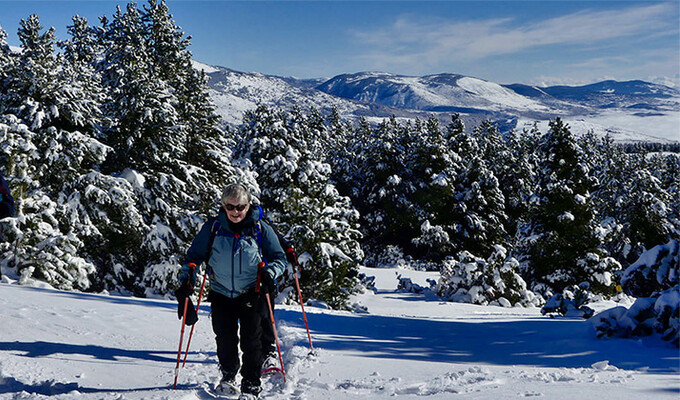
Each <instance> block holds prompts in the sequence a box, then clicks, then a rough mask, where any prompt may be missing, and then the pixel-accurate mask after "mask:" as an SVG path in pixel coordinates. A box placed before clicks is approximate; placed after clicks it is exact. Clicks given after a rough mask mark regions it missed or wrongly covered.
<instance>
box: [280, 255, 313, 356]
mask: <svg viewBox="0 0 680 400" xmlns="http://www.w3.org/2000/svg"><path fill="white" fill-rule="evenodd" d="M286 252H287V253H292V254H293V261H294V262H293V268H294V271H293V272H294V273H293V275H295V286H296V287H297V292H298V299H300V308H302V318H303V319H304V320H305V328H307V338H308V339H309V350H310V351H314V346H312V335H311V334H310V333H309V324H308V323H307V313H305V305H304V302H303V301H302V291H300V280H299V279H298V271H299V272H300V273H302V269H300V264H298V262H297V256H296V255H295V250H293V249H292V248H290V249H288V250H286Z"/></svg>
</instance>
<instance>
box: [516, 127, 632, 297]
mask: <svg viewBox="0 0 680 400" xmlns="http://www.w3.org/2000/svg"><path fill="white" fill-rule="evenodd" d="M537 151H538V152H539V154H540V161H539V168H538V170H537V174H538V181H539V188H538V192H537V194H536V195H537V199H536V206H535V208H534V210H533V218H532V221H531V224H532V225H531V226H532V233H531V235H532V237H533V238H532V239H531V240H530V243H529V245H528V247H529V250H528V253H529V255H530V267H529V268H528V269H527V270H525V271H524V272H525V273H526V275H527V276H528V277H529V280H530V281H532V282H534V283H543V284H546V285H548V286H549V287H551V288H552V289H553V290H555V291H556V292H561V291H562V289H564V288H566V287H568V286H572V285H579V284H580V283H582V282H590V284H591V289H592V290H593V291H594V292H596V293H598V292H599V293H612V292H613V291H614V286H615V282H613V280H608V279H606V278H603V279H600V277H601V276H602V277H604V276H605V275H607V274H604V273H605V272H607V273H608V274H611V273H612V272H614V271H615V270H616V268H617V265H618V263H610V262H609V260H606V261H604V260H605V259H602V256H601V254H602V251H601V250H600V249H599V248H598V247H599V245H600V241H599V239H598V237H597V235H596V234H595V228H594V223H593V216H594V211H593V206H592V204H591V196H590V193H591V191H592V189H593V183H594V182H593V180H592V178H591V177H590V175H589V173H590V171H589V170H588V167H587V166H586V165H585V164H584V160H583V155H582V150H581V148H580V147H579V146H578V144H577V143H576V140H575V138H574V136H573V135H572V133H571V132H570V130H569V127H568V126H567V125H566V124H564V122H563V121H562V120H561V119H559V118H557V119H556V120H555V121H553V122H551V123H550V130H549V131H548V132H547V133H546V134H545V135H544V137H543V138H542V139H541V142H540V143H539V146H538V149H537ZM591 255H596V257H593V256H591ZM603 262H604V264H602V263H603ZM619 268H620V265H619ZM595 270H596V271H598V274H597V275H596V274H593V272H594V271H595Z"/></svg>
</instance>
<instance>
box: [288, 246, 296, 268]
mask: <svg viewBox="0 0 680 400" xmlns="http://www.w3.org/2000/svg"><path fill="white" fill-rule="evenodd" d="M286 259H287V260H288V262H289V263H291V264H292V265H293V267H297V265H298V259H297V253H296V252H295V249H294V248H292V247H289V248H287V249H286Z"/></svg>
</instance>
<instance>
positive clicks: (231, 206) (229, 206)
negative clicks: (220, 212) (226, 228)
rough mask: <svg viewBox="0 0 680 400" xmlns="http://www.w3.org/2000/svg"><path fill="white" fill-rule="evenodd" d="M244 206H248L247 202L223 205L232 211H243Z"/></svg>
mask: <svg viewBox="0 0 680 400" xmlns="http://www.w3.org/2000/svg"><path fill="white" fill-rule="evenodd" d="M246 207H248V205H247V204H239V205H237V206H235V205H233V204H225V205H224V208H226V209H227V211H234V210H238V211H243V210H245V209H246Z"/></svg>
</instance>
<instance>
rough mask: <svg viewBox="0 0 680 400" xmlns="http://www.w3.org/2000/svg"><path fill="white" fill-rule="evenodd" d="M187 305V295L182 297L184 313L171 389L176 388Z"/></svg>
mask: <svg viewBox="0 0 680 400" xmlns="http://www.w3.org/2000/svg"><path fill="white" fill-rule="evenodd" d="M187 307H189V297H187V298H186V299H184V315H183V316H182V330H181V331H180V334H179V349H178V350H177V365H175V383H174V384H173V385H172V390H175V389H177V375H178V374H179V359H180V357H181V355H182V339H183V338H184V323H185V322H186V320H187Z"/></svg>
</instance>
